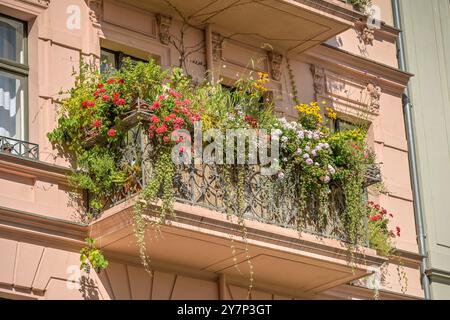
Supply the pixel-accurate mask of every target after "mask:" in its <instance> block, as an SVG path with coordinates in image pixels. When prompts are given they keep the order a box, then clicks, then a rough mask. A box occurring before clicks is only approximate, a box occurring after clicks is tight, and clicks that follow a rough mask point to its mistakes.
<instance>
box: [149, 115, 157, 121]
mask: <svg viewBox="0 0 450 320" xmlns="http://www.w3.org/2000/svg"><path fill="white" fill-rule="evenodd" d="M150 121H151V122H153V123H158V122H159V118H158V116H155V115H152V117H151V118H150Z"/></svg>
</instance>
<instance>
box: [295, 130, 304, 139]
mask: <svg viewBox="0 0 450 320" xmlns="http://www.w3.org/2000/svg"><path fill="white" fill-rule="evenodd" d="M297 136H298V137H299V139H303V138H305V132H304V131H298V132H297Z"/></svg>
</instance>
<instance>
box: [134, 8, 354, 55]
mask: <svg viewBox="0 0 450 320" xmlns="http://www.w3.org/2000/svg"><path fill="white" fill-rule="evenodd" d="M128 2H129V3H130V4H132V5H136V6H138V7H141V8H144V9H146V10H149V11H152V12H155V13H161V14H165V15H170V16H172V17H174V18H177V19H182V20H184V21H185V22H186V23H188V24H190V25H192V26H197V27H199V28H202V27H204V25H205V24H212V25H213V27H214V28H215V29H216V30H217V29H218V30H220V32H221V33H222V34H223V35H224V36H225V37H231V38H233V39H235V40H240V41H243V42H249V43H252V44H255V45H258V46H261V45H262V44H265V43H267V44H269V45H271V46H273V47H274V48H275V49H276V50H288V51H291V52H297V53H300V52H303V51H305V50H307V49H309V48H311V47H313V46H315V45H318V44H320V43H322V42H324V41H326V40H328V39H330V38H332V37H333V36H335V35H337V34H339V33H341V32H343V31H345V30H346V29H348V28H350V27H351V26H352V25H353V21H354V20H355V16H356V14H354V13H353V11H352V10H351V6H349V5H346V4H343V3H340V2H338V1H332V0H315V1H311V0H296V1H295V0H259V1H256V0H255V1H249V0H221V1H214V0H189V1H186V0H167V1H161V0H144V1H142V0H131V1H128Z"/></svg>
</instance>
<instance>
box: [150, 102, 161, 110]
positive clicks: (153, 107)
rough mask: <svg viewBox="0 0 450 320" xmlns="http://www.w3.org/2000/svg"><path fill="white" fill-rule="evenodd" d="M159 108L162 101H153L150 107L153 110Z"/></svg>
mask: <svg viewBox="0 0 450 320" xmlns="http://www.w3.org/2000/svg"><path fill="white" fill-rule="evenodd" d="M159 108H161V103H159V102H157V101H155V102H153V104H152V106H151V107H150V109H153V110H154V109H159Z"/></svg>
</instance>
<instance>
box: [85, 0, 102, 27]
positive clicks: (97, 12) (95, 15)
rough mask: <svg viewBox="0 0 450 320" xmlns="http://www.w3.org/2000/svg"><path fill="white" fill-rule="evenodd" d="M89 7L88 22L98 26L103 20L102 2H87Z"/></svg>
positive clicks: (92, 0) (99, 0)
mask: <svg viewBox="0 0 450 320" xmlns="http://www.w3.org/2000/svg"><path fill="white" fill-rule="evenodd" d="M87 5H88V6H89V20H91V22H92V23H93V24H94V25H99V24H100V21H101V20H102V18H103V0H87Z"/></svg>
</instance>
